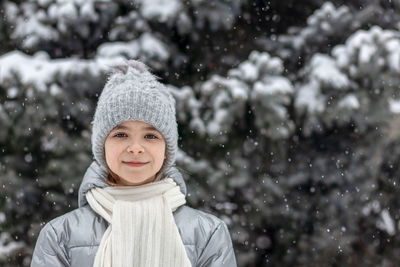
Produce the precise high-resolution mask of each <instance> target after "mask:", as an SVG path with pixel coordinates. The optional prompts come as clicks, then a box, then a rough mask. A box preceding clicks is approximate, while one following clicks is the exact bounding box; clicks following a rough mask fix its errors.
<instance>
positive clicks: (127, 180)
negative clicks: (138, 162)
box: [121, 176, 155, 185]
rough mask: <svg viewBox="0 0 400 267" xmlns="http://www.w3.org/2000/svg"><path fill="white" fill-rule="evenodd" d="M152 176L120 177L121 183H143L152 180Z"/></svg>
mask: <svg viewBox="0 0 400 267" xmlns="http://www.w3.org/2000/svg"><path fill="white" fill-rule="evenodd" d="M154 178H155V177H154V176H153V177H150V178H140V177H135V178H121V180H122V183H123V185H143V184H148V183H151V182H152V181H153V180H154Z"/></svg>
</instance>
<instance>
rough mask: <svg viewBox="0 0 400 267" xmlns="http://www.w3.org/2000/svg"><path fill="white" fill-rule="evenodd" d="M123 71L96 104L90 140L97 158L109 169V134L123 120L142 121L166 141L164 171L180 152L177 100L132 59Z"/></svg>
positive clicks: (113, 77) (141, 65) (105, 89)
mask: <svg viewBox="0 0 400 267" xmlns="http://www.w3.org/2000/svg"><path fill="white" fill-rule="evenodd" d="M122 69H125V70H121V71H116V72H115V73H113V74H112V75H111V76H110V77H109V79H108V81H107V83H106V85H105V86H104V89H103V91H102V93H101V95H100V97H99V100H98V102H97V107H96V111H95V114H94V119H93V122H92V124H93V128H92V138H91V139H92V140H91V141H92V152H93V155H94V158H95V160H96V161H97V162H98V163H99V165H100V166H102V167H103V168H104V169H107V168H106V167H107V163H106V160H105V157H104V142H105V139H106V138H107V136H108V134H109V133H110V131H111V130H112V129H113V128H114V127H115V126H117V125H119V124H121V123H123V122H124V121H129V120H133V121H134V120H138V121H143V122H146V123H148V124H150V125H152V126H153V127H154V128H156V129H157V130H158V131H159V132H160V133H161V134H162V135H163V137H164V140H165V142H166V155H167V158H166V159H165V160H164V163H163V166H162V168H161V171H162V172H163V171H165V170H167V169H168V168H169V167H171V166H172V165H173V164H174V163H175V158H176V152H177V149H178V126H177V122H176V114H175V99H174V98H173V96H172V95H171V93H170V92H169V91H168V89H167V88H166V87H165V86H164V85H163V84H161V83H160V82H158V81H157V79H156V77H155V76H154V75H153V74H151V73H150V72H149V71H147V67H146V66H145V65H144V64H143V63H141V62H138V61H135V60H130V61H128V62H127V63H126V65H124V66H122Z"/></svg>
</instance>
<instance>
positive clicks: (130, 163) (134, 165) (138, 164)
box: [124, 162, 147, 167]
mask: <svg viewBox="0 0 400 267" xmlns="http://www.w3.org/2000/svg"><path fill="white" fill-rule="evenodd" d="M124 163H125V164H127V165H129V166H131V167H140V166H143V165H145V164H147V162H124Z"/></svg>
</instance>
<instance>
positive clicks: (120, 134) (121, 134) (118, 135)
mask: <svg viewBox="0 0 400 267" xmlns="http://www.w3.org/2000/svg"><path fill="white" fill-rule="evenodd" d="M114 137H118V138H119V137H126V134H124V133H117V134H115V135H114Z"/></svg>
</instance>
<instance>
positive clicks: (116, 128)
mask: <svg viewBox="0 0 400 267" xmlns="http://www.w3.org/2000/svg"><path fill="white" fill-rule="evenodd" d="M116 130H129V128H128V127H126V126H124V125H118V126H116V127H115V128H114V129H113V131H116ZM143 130H150V131H158V130H157V129H156V128H154V127H152V126H147V127H144V128H143Z"/></svg>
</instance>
